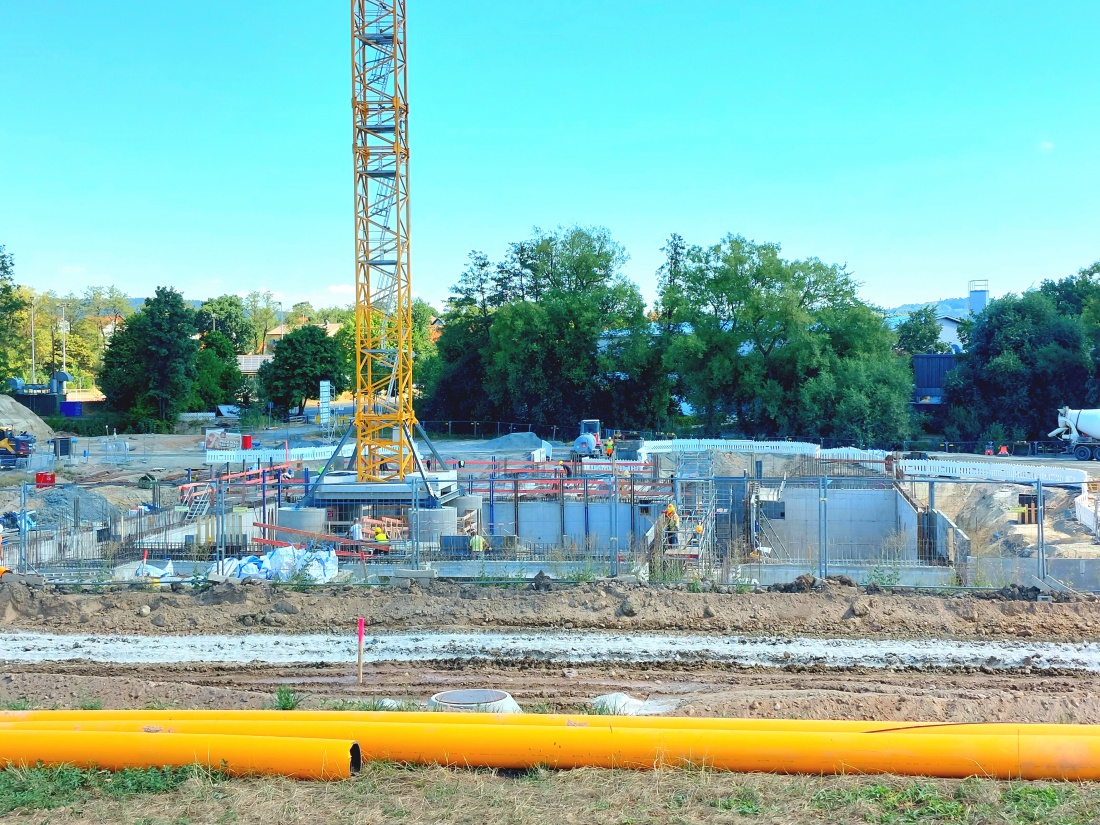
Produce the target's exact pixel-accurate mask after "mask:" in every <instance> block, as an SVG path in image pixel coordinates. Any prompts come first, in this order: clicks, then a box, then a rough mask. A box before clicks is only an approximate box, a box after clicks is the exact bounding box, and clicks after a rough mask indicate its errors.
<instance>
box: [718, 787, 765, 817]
mask: <svg viewBox="0 0 1100 825" xmlns="http://www.w3.org/2000/svg"><path fill="white" fill-rule="evenodd" d="M709 804H710V806H711V807H712V808H717V809H718V810H720V811H730V812H732V813H735V814H740V815H741V816H756V815H757V814H759V813H761V812H762V811H763V810H764V808H763V806H762V805H761V804H760V794H758V793H757V792H756V791H754V790H751V789H749V788H738V789H737V790H736V791H734V792H733V793H731V794H729V795H728V796H720V797H718V798H717V799H712V800H710V802H709Z"/></svg>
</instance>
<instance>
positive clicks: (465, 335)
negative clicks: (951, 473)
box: [420, 227, 912, 440]
mask: <svg viewBox="0 0 1100 825" xmlns="http://www.w3.org/2000/svg"><path fill="white" fill-rule="evenodd" d="M664 252H665V254H666V260H665V263H664V265H663V266H662V267H661V270H660V272H659V273H658V274H659V278H660V290H659V298H658V300H657V303H656V306H655V307H654V308H653V309H652V310H650V311H647V308H646V305H645V302H644V301H643V300H642V297H641V294H640V292H639V290H638V287H637V286H636V285H635V284H633V283H631V282H630V281H629V280H627V279H626V278H625V277H624V276H623V274H622V271H621V270H622V265H623V263H624V262H625V261H626V255H625V253H624V251H623V249H622V248H621V247H620V246H619V245H618V244H617V243H615V242H614V241H613V240H612V239H611V237H610V235H609V233H608V232H607V231H606V230H604V229H586V228H580V227H573V228H570V229H562V230H557V231H555V232H541V231H536V233H535V235H534V236H533V237H532V238H530V239H529V240H526V241H522V242H519V243H514V244H511V245H510V246H509V248H508V249H507V250H506V252H505V255H504V256H503V258H502V259H501V260H500V261H499V262H497V263H493V262H491V261H490V260H489V258H488V257H487V256H486V255H484V254H483V253H480V252H474V253H471V255H470V261H469V265H468V266H467V267H466V270H465V271H464V272H463V274H462V276H461V278H460V279H459V282H458V283H457V284H456V285H455V287H454V289H453V296H452V298H451V301H450V304H449V307H450V308H449V311H448V313H447V314H446V316H445V321H446V325H445V327H444V330H443V333H442V336H441V338H440V339H439V343H438V355H437V357H436V363H435V364H433V365H425V369H424V378H425V381H424V396H423V398H422V400H421V404H420V407H421V414H422V415H423V416H424V417H428V418H435V417H450V418H481V419H493V418H504V419H506V420H516V421H530V422H532V423H535V424H548V423H555V424H557V423H567V422H574V421H577V420H579V419H581V418H588V417H599V418H601V419H604V420H606V421H609V422H613V423H614V424H615V425H616V426H619V427H623V428H653V429H659V430H667V429H671V428H672V427H673V422H674V420H675V419H677V418H678V417H679V410H680V408H681V404H686V405H688V406H689V407H690V408H692V409H693V410H694V412H695V414H696V416H697V418H698V420H699V421H700V422H701V423H703V424H704V425H705V426H706V428H707V429H708V430H711V431H716V430H719V429H722V428H729V427H733V428H735V429H738V430H741V431H744V432H748V433H752V434H754V435H784V434H798V435H820V436H834V437H838V438H851V439H863V440H870V439H899V438H904V437H906V436H907V435H908V434H909V432H910V430H911V427H912V421H911V417H910V414H909V404H908V402H909V399H910V394H911V384H912V376H911V372H910V369H909V366H908V360H907V358H906V356H905V355H904V354H903V353H900V352H898V351H897V345H898V340H897V336H896V335H895V334H894V333H893V332H892V331H891V330H890V329H889V327H888V326H887V325H886V323H885V320H884V316H883V314H882V313H881V312H880V311H878V310H876V309H875V308H873V307H871V306H869V305H867V304H865V303H863V302H862V301H860V300H859V298H858V297H857V295H856V283H855V282H854V281H853V280H852V278H851V276H850V275H849V273H848V272H847V271H846V270H845V269H844V267H841V266H836V265H828V264H824V263H822V262H821V261H819V260H817V259H809V260H805V261H788V260H785V259H784V258H782V256H781V255H780V248H779V246H778V245H776V244H756V243H753V242H751V241H748V240H746V239H745V238H743V237H740V236H736V235H729V236H727V237H726V238H724V239H722V240H721V241H719V242H718V243H716V244H714V245H712V246H705V247H704V246H690V245H688V244H687V243H685V242H684V240H683V239H682V238H681V237H680V236H678V235H673V236H672V237H671V238H670V239H669V241H668V243H667V244H666V246H665V247H664ZM471 387H473V388H474V389H473V391H471Z"/></svg>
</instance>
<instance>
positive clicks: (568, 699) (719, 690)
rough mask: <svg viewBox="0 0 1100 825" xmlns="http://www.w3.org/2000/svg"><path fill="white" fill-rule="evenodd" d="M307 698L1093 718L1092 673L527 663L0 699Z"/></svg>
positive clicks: (57, 686)
mask: <svg viewBox="0 0 1100 825" xmlns="http://www.w3.org/2000/svg"><path fill="white" fill-rule="evenodd" d="M280 684H288V685H290V686H292V687H293V688H294V689H295V690H296V691H298V692H300V693H301V694H303V695H304V696H305V700H304V702H303V707H321V706H322V705H323V704H325V703H330V702H339V701H341V700H348V701H366V700H369V699H372V698H381V697H389V698H394V699H398V700H404V699H411V700H416V701H421V702H422V701H424V700H426V699H427V698H428V697H430V696H431V695H432V694H434V693H437V692H439V691H442V690H448V689H452V688H460V687H497V688H501V689H504V690H507V691H509V692H510V693H512V695H513V696H515V698H516V700H517V701H518V702H520V704H521V705H522V706H523V707H524V708H525V709H526V710H527V711H529V712H530V711H543V712H545V711H550V710H552V711H576V710H581V709H583V708H584V707H586V706H587V703H588V702H589V701H590V700H591V699H592V698H594V697H596V696H599V695H602V694H606V693H611V692H614V691H623V692H626V693H629V694H631V695H633V696H636V697H639V698H645V697H648V696H652V697H654V698H672V699H676V700H678V701H679V707H678V708H677V710H676V711H675V713H677V714H684V715H698V716H736V717H769V718H794V719H798V718H833V719H883V720H903V719H918V720H927V721H958V722H975V721H1020V722H1024V721H1026V722H1089V723H1100V676H1098V675H1079V674H1073V675H1053V676H1052V675H1042V676H1039V675H1021V674H1006V675H996V674H993V675H990V674H985V673H966V674H964V673H946V674H944V673H938V674H922V673H913V672H910V673H883V672H867V671H860V670H850V671H844V672H835V671H821V670H805V671H788V670H769V669H744V670H743V669H738V668H714V667H708V666H702V665H701V666H698V667H682V666H675V667H670V666H663V667H662V666H648V667H644V668H639V667H632V668H623V667H608V666H593V665H587V666H586V665H578V666H576V667H569V668H564V669H563V668H561V667H560V666H540V665H534V664H531V663H524V664H523V665H516V664H510V663H500V662H496V663H478V664H461V665H458V664H453V663H445V662H444V663H434V664H431V665H424V664H421V663H418V664H417V665H416V666H415V667H410V666H408V665H403V664H394V663H381V664H376V665H371V666H369V667H367V668H366V673H365V684H364V686H363V687H362V688H360V687H359V686H358V685H356V684H355V676H354V666H343V665H341V666H332V667H314V666H302V667H223V666H213V667H212V666H206V665H187V666H174V667H152V666H142V667H117V666H114V667H112V666H101V665H89V664H82V663H73V664H62V665H46V666H31V665H27V666H17V667H9V668H8V672H6V673H5V675H4V676H2V677H0V701H2V702H4V703H8V704H10V703H12V702H15V701H18V700H21V699H29V700H31V701H32V702H33V704H35V705H36V706H38V707H47V708H48V707H52V706H54V705H57V706H59V707H79V706H81V705H83V706H89V705H93V706H94V705H96V704H99V703H102V705H103V707H107V708H125V707H136V708H142V707H147V706H149V705H156V706H167V707H195V708H202V707H212V708H213V707H228V708H260V707H264V706H268V707H270V706H271V704H272V698H273V694H274V692H275V688H276V686H278V685H280Z"/></svg>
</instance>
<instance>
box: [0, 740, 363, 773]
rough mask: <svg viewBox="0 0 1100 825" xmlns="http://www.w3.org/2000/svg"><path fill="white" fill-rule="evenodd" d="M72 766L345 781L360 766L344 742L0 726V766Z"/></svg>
mask: <svg viewBox="0 0 1100 825" xmlns="http://www.w3.org/2000/svg"><path fill="white" fill-rule="evenodd" d="M39 763H42V764H44V765H62V764H67V765H76V766H78V767H98V768H103V769H105V770H121V769H122V768H162V767H184V766H186V765H202V766H204V767H208V768H212V769H214V770H220V771H224V772H226V773H228V774H230V775H233V776H253V775H258V774H264V775H273V776H276V775H277V776H290V777H294V778H295V779H346V778H347V777H348V776H350V775H351V774H353V773H358V772H359V769H360V767H361V765H362V761H361V757H360V753H359V746H358V745H357V744H356V743H355V742H352V741H349V740H335V739H318V738H298V737H274V738H273V737H270V736H235V735H227V734H221V733H216V732H209V731H207V732H196V733H163V732H152V731H142V730H138V731H128V732H127V731H81V730H72V729H71V728H70V729H69V730H48V729H46V730H34V729H22V730H12V729H7V730H0V765H36V764H39Z"/></svg>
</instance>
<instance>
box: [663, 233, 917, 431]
mask: <svg viewBox="0 0 1100 825" xmlns="http://www.w3.org/2000/svg"><path fill="white" fill-rule="evenodd" d="M677 255H678V257H680V258H682V259H683V260H684V261H685V263H683V264H682V265H681V266H680V267H679V270H680V271H679V272H678V274H677V277H676V278H675V279H667V280H666V282H663V283H662V292H661V300H660V303H659V308H662V309H663V310H664V313H665V315H666V320H665V324H664V328H665V333H664V334H665V335H666V336H667V337H668V338H669V339H670V340H668V341H667V343H666V345H665V355H664V364H665V368H666V369H667V370H668V371H669V372H670V373H672V374H673V375H674V376H675V380H676V381H677V382H678V383H677V386H678V387H680V388H681V391H682V393H683V396H684V398H685V399H686V400H687V401H688V403H690V404H691V405H692V407H693V408H694V409H695V410H696V411H697V412H698V414H699V415H700V417H701V419H702V422H703V423H704V425H705V426H706V429H707V430H708V431H712V432H713V431H717V430H719V429H721V428H722V427H723V426H725V425H728V424H733V425H735V426H736V427H737V428H738V429H739V430H741V431H742V432H744V433H745V434H747V435H794V436H826V435H833V436H836V437H843V438H853V439H857V438H865V437H870V436H871V435H874V436H875V437H889V438H899V437H904V435H905V434H906V433H907V430H908V428H909V420H908V417H907V415H899V414H896V413H897V412H898V411H900V410H905V411H906V412H907V409H908V408H907V406H906V405H907V402H908V399H909V394H910V388H909V383H910V382H911V376H910V375H909V373H908V368H907V367H906V366H905V364H904V361H903V360H902V361H898V360H896V357H895V356H894V354H893V352H892V349H893V347H894V345H895V344H896V339H895V337H894V335H893V333H891V332H890V331H889V329H887V328H886V326H885V322H884V319H883V317H882V315H881V313H878V312H877V311H875V310H873V309H872V308H870V307H868V306H866V305H865V304H863V303H861V302H860V301H859V300H858V298H857V297H856V284H855V282H854V281H853V280H852V278H851V276H850V275H849V274H848V272H847V271H846V270H845V268H844V267H842V266H837V265H835V264H833V265H828V264H825V263H823V262H821V261H820V260H818V259H816V258H809V259H806V260H801V261H788V260H785V259H784V258H782V257H781V255H780V248H779V246H778V244H768V243H763V244H758V243H754V242H752V241H748V240H746V239H745V238H743V237H741V236H739V235H728V236H726V238H724V239H723V240H722V241H721V242H720V243H718V244H716V245H714V246H711V247H708V248H702V247H691V248H689V249H687V250H686V251H685V252H677ZM876 360H878V361H881V362H882V365H881V368H877V369H876V368H873V367H874V362H875V361H876ZM902 375H904V376H905V379H906V380H898V376H902ZM865 376H866V378H864V377H865ZM887 379H888V380H887ZM856 380H860V381H861V384H860V386H859V387H857V386H848V385H847V384H846V383H845V381H856ZM875 380H879V381H885V383H884V385H883V387H882V393H884V394H885V396H886V397H887V398H888V400H889V403H888V404H886V407H887V408H888V409H889V410H890V411H892V412H891V413H889V414H884V416H885V417H884V418H883V419H881V420H877V421H876V420H871V418H870V416H872V415H873V413H874V410H873V409H871V408H870V407H869V406H868V405H869V404H870V402H869V401H866V402H865V401H861V400H860V396H861V395H862V396H864V397H866V396H869V395H870V394H871V389H872V388H871V387H869V386H867V382H870V381H875ZM883 400H884V399H883V397H882V396H877V397H876V403H879V404H881V403H882V402H883ZM860 409H866V410H867V412H866V414H864V415H863V416H862V418H861V420H860V422H859V423H858V424H856V423H850V422H849V426H848V427H847V429H845V428H844V427H843V426H842V425H843V424H845V423H846V422H844V421H843V417H844V416H846V415H852V414H855V412H858V411H859V410H860ZM842 433H844V434H842Z"/></svg>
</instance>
